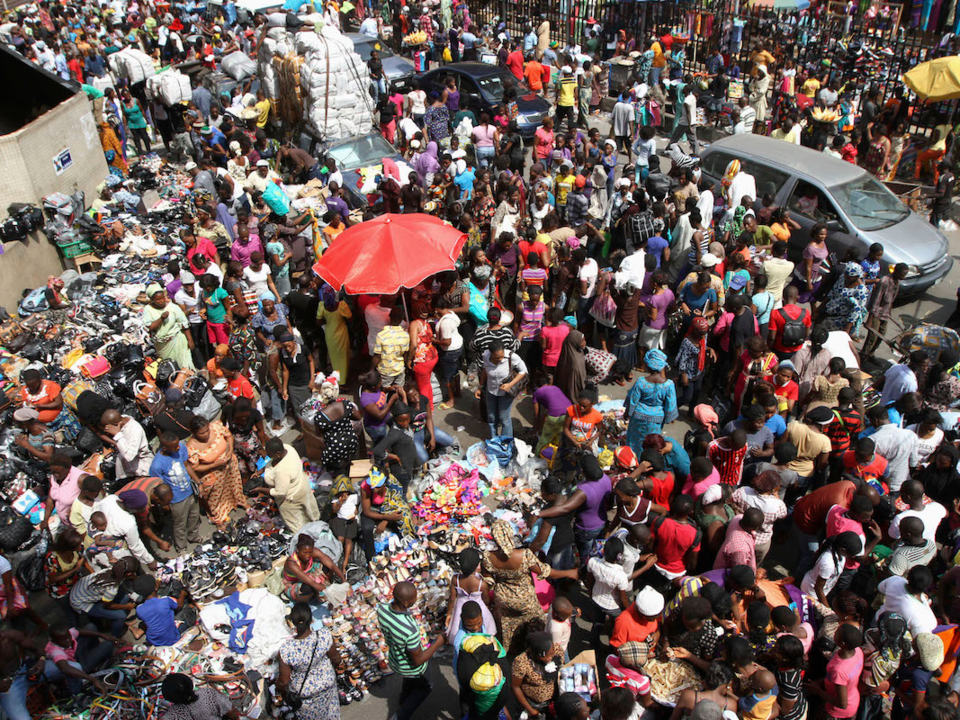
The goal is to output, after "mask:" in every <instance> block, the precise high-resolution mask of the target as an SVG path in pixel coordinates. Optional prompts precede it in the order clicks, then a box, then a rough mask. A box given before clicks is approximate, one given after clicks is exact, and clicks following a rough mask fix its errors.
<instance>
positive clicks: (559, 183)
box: [553, 160, 577, 221]
mask: <svg viewBox="0 0 960 720" xmlns="http://www.w3.org/2000/svg"><path fill="white" fill-rule="evenodd" d="M576 181H577V176H576V175H575V174H574V173H573V166H572V165H571V164H570V161H569V160H564V161H563V163H561V165H560V172H558V173H557V179H556V180H555V181H554V187H553V194H554V197H556V200H557V215H559V216H560V219H561V220H564V221H566V219H567V195H568V194H569V193H570V191H571V190H572V189H573V184H574V183H575V182H576Z"/></svg>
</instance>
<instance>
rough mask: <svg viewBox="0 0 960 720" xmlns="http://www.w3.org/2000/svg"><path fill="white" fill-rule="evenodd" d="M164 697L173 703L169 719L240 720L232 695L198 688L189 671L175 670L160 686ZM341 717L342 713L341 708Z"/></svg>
mask: <svg viewBox="0 0 960 720" xmlns="http://www.w3.org/2000/svg"><path fill="white" fill-rule="evenodd" d="M160 692H161V693H162V694H163V699H164V700H166V701H167V702H168V703H170V707H169V708H168V709H167V711H166V713H164V718H169V720H196V719H197V718H203V720H220V719H221V718H224V720H240V711H239V710H237V709H236V708H235V707H234V706H233V703H232V702H230V698H229V697H228V696H226V695H224V694H223V693H221V692H218V691H217V690H214V689H213V688H212V687H209V686H205V687H202V688H195V687H194V685H193V680H191V679H190V676H189V675H184V674H183V673H171V674H170V675H167V676H166V677H165V678H164V679H163V684H162V685H161V686H160ZM337 717H339V708H338V713H337Z"/></svg>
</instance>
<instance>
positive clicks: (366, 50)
mask: <svg viewBox="0 0 960 720" xmlns="http://www.w3.org/2000/svg"><path fill="white" fill-rule="evenodd" d="M376 45H379V46H380V47H376ZM353 49H354V50H356V51H357V54H358V55H360V59H361V60H363V61H364V62H366V61H367V60H369V59H370V53H371V52H373V51H374V50H376V51H377V52H378V53H380V59H381V60H383V59H384V58H388V57H393V53H392V52H390V51H389V50H388V49H387V46H386V45H384V44H383V43H382V42H378V41H376V40H371V41H370V42H355V43H354V44H353Z"/></svg>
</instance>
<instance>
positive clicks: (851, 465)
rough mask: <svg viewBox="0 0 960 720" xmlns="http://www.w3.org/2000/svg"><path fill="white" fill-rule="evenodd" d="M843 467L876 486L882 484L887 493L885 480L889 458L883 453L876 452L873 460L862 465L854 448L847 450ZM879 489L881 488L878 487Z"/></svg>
mask: <svg viewBox="0 0 960 720" xmlns="http://www.w3.org/2000/svg"><path fill="white" fill-rule="evenodd" d="M843 469H844V470H845V471H847V472H848V473H850V474H851V475H853V476H854V477H856V478H860V479H861V480H863V481H865V482H868V483H870V484H871V485H874V487H876V486H877V484H879V485H882V486H883V488H884V494H885V493H886V488H887V484H886V483H885V482H883V480H884V479H885V478H886V477H887V459H886V458H885V457H883V456H882V455H878V454H877V453H874V454H873V460H871V461H870V462H868V463H867V464H866V465H861V464H860V463H858V462H857V454H856V453H855V452H854V451H853V450H847V451H846V452H845V453H844V454H843ZM877 490H878V491H879V490H880V488H879V487H877Z"/></svg>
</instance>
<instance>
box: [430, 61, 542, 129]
mask: <svg viewBox="0 0 960 720" xmlns="http://www.w3.org/2000/svg"><path fill="white" fill-rule="evenodd" d="M448 75H453V77H454V78H455V79H456V81H457V89H458V90H459V91H460V97H461V98H466V100H467V107H468V108H469V109H470V110H472V111H473V112H474V113H477V114H478V115H479V113H481V112H487V113H490V117H491V118H492V117H493V115H494V109H495V108H496V107H497V105H499V104H500V103H501V102H503V94H504V92H505V91H506V89H507V88H511V87H512V88H514V89H515V90H516V91H517V110H518V115H517V128H518V129H519V130H520V134H521V135H522V136H523V137H525V138H530V137H533V134H534V133H535V132H536V131H537V128H538V127H540V123H542V122H543V119H544V118H545V117H547V116H548V115H549V114H550V103H548V102H547V101H546V100H544V99H543V98H542V97H540V96H539V95H537V94H536V93H534V92H533V91H532V90H530V88H528V87H527V86H526V84H524V83H522V82H520V81H519V80H517V78H515V77H514V76H513V73H511V72H510V71H509V70H507V69H506V68H502V67H497V66H496V65H487V64H486V63H481V62H461V63H453V64H452V65H444V66H443V67H439V68H437V69H435V70H431V71H430V72H428V73H424V74H423V75H421V76H420V88H421V89H422V90H425V91H426V93H427V94H428V95H429V94H430V91H431V90H436V91H437V92H441V93H442V92H443V89H444V88H445V87H446V85H445V83H444V80H445V79H446V77H447V76H448Z"/></svg>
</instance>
